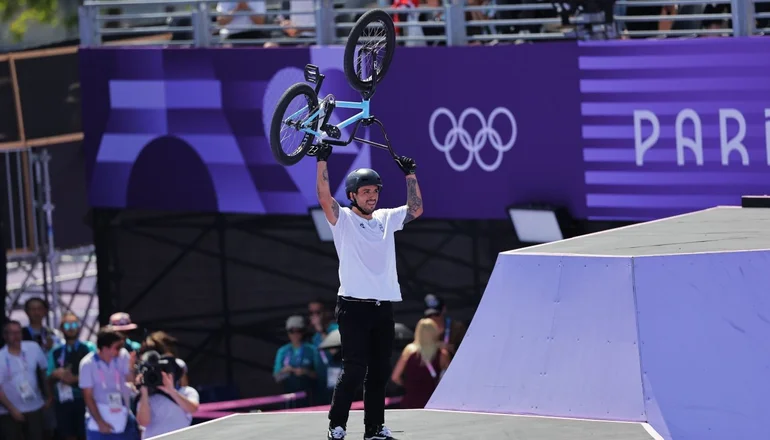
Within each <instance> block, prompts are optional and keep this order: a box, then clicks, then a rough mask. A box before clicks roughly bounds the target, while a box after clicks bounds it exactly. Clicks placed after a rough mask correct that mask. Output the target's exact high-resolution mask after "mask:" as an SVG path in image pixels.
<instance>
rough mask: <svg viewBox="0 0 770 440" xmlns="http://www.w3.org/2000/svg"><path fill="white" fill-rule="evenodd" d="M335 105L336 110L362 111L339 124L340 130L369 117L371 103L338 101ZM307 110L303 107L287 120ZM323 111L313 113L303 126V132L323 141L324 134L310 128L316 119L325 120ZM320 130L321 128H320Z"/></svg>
mask: <svg viewBox="0 0 770 440" xmlns="http://www.w3.org/2000/svg"><path fill="white" fill-rule="evenodd" d="M334 104H335V109H337V108H352V109H357V110H361V111H360V112H358V113H357V114H355V115H353V116H351V117H349V118H348V119H345V120H344V121H342V122H340V123H339V124H337V125H336V127H337V128H339V129H340V130H342V129H343V128H345V127H347V126H348V125H350V124H354V123H356V122H357V121H359V120H361V119H366V118H368V117H369V101H361V102H353V101H336V102H335V103H334ZM306 108H307V106H305V107H303V108H302V109H300V110H299V111H297V112H296V113H294V114H292V115H291V116H289V117H288V118H286V119H292V118H294V117H296V116H297V115H299V113H300V112H302V111H303V110H305V109H306ZM321 110H322V109H320V108H319V109H318V110H316V111H315V113H313V114H312V115H310V116H309V117H308V118H307V121H305V122H304V123H303V124H302V127H303V128H302V131H304V132H305V133H310V134H312V135H314V136H316V137H317V138H320V139H323V138H324V137H325V136H324V134H323V133H321V132H319V131H316V130H313V129H311V128H308V127H309V126H310V125H311V123H312V122H313V121H315V120H316V119H323V116H324V115H323V114H321ZM318 128H319V129H320V128H321V127H318Z"/></svg>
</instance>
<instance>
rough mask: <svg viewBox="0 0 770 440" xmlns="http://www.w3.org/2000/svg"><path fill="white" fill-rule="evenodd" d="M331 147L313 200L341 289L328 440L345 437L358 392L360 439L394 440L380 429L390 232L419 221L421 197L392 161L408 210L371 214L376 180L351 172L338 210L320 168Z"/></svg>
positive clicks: (393, 287)
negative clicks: (345, 203) (338, 358)
mask: <svg viewBox="0 0 770 440" xmlns="http://www.w3.org/2000/svg"><path fill="white" fill-rule="evenodd" d="M331 152H332V148H331V147H330V146H328V145H319V147H318V152H317V153H316V159H317V160H318V165H317V170H318V176H317V179H316V184H317V190H318V201H319V202H320V204H321V207H322V208H323V210H324V213H325V214H326V220H327V221H328V222H329V225H330V227H331V230H332V235H333V237H334V246H335V248H336V249H337V256H338V257H339V260H340V264H339V277H340V288H339V292H338V294H337V307H336V310H335V317H336V319H337V323H338V324H339V332H340V338H341V340H342V374H340V376H339V378H338V380H337V385H336V387H335V388H334V394H333V396H332V404H331V409H330V410H329V431H328V435H327V439H329V440H340V439H344V438H345V429H346V425H347V422H348V415H349V413H350V405H351V403H352V402H353V398H354V395H355V393H356V391H357V389H358V387H359V386H360V385H361V383H362V382H363V385H364V439H365V440H393V437H392V436H391V433H390V430H389V429H388V428H386V427H385V388H386V386H387V383H388V379H389V377H390V357H391V352H392V350H393V339H394V337H395V330H394V325H395V322H394V318H393V304H392V303H393V302H396V301H401V288H400V286H399V284H398V274H397V273H396V247H395V238H394V233H395V232H396V231H400V230H401V229H402V228H403V227H404V225H405V224H407V223H409V222H410V221H412V220H414V219H416V218H417V217H419V216H420V215H422V195H421V194H420V187H419V185H418V184H417V177H416V176H415V174H414V172H415V168H416V167H417V166H416V164H415V162H414V160H413V159H410V158H408V157H405V156H401V157H398V158H396V159H395V160H396V164H397V165H398V166H399V168H401V170H402V171H403V172H404V174H405V175H406V186H407V203H406V204H405V205H402V206H399V207H397V208H382V209H376V206H377V200H378V199H379V195H380V190H381V189H382V180H381V179H380V176H379V174H377V172H376V171H374V170H372V169H368V168H364V169H358V170H355V171H353V172H352V173H350V174H349V175H348V176H347V178H346V179H345V193H346V195H347V197H348V199H349V200H350V202H351V203H350V207H349V208H348V207H341V206H340V205H339V204H338V203H337V201H336V200H334V198H333V197H332V194H331V190H330V189H329V173H328V171H327V168H326V161H327V159H328V158H329V155H331Z"/></svg>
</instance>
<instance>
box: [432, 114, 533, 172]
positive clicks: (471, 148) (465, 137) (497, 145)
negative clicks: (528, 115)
mask: <svg viewBox="0 0 770 440" xmlns="http://www.w3.org/2000/svg"><path fill="white" fill-rule="evenodd" d="M441 115H445V116H446V117H447V118H449V122H450V123H451V124H452V125H451V128H450V129H449V132H447V134H446V136H445V137H444V141H443V142H440V141H439V140H438V139H437V138H436V127H435V124H436V119H438V117H439V116H441ZM470 116H474V117H475V118H476V119H478V120H479V122H481V129H479V131H478V133H476V135H475V136H473V137H471V134H470V133H468V130H466V129H465V128H464V125H465V120H466V119H467V118H468V117H470ZM498 116H504V117H506V118H508V121H510V123H511V138H510V139H508V141H507V142H506V143H503V141H502V139H501V137H500V133H498V132H497V130H495V129H494V128H493V127H492V124H493V123H494V121H495V118H497V117H498ZM428 130H429V132H430V140H431V142H433V146H434V147H436V149H437V150H438V151H440V152H442V153H444V156H446V160H447V162H448V163H449V166H450V167H452V169H453V170H455V171H458V172H462V171H465V170H467V169H468V168H470V166H471V164H472V163H473V161H474V159H475V161H476V164H478V166H479V167H480V168H481V169H483V170H484V171H487V172H492V171H495V170H497V169H498V168H500V164H501V163H502V162H503V154H504V153H505V152H506V151H508V150H510V149H511V148H513V145H514V144H515V143H516V135H517V132H518V130H517V127H516V118H515V117H514V116H513V114H512V113H511V111H510V110H508V109H507V108H504V107H497V108H496V109H494V110H492V113H490V114H489V118H488V119H487V118H485V117H484V115H483V114H482V113H481V112H480V111H479V110H478V109H476V108H473V107H471V108H467V109H465V110H463V112H462V113H461V114H460V119H459V120H458V119H456V118H455V116H454V114H452V112H451V111H449V110H447V109H446V108H444V107H439V108H437V109H436V110H435V111H434V112H433V114H432V115H431V117H430V122H429V123H428ZM458 141H459V142H460V145H462V147H463V148H465V149H466V150H467V151H468V158H467V159H465V161H464V162H462V163H457V162H455V161H454V159H452V156H451V154H450V153H451V151H452V150H453V149H454V147H455V146H456V145H457V142H458ZM487 142H489V144H490V145H491V146H492V148H494V149H495V150H497V158H496V159H495V161H494V162H492V163H491V164H488V163H486V162H484V161H483V160H482V159H481V155H480V154H479V153H480V151H481V149H482V148H484V146H485V145H486V144H487Z"/></svg>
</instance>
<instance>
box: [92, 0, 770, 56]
mask: <svg viewBox="0 0 770 440" xmlns="http://www.w3.org/2000/svg"><path fill="white" fill-rule="evenodd" d="M767 2H768V0H644V1H639V0H617V1H615V2H614V5H612V6H610V7H608V8H606V10H605V9H604V8H602V7H599V6H596V5H599V4H601V3H607V2H601V3H600V2H588V1H579V0H561V1H538V0H522V1H520V2H516V3H514V2H482V1H474V0H465V1H458V0H431V1H427V2H425V3H423V4H421V5H420V6H419V8H413V7H411V3H412V2H409V1H393V0H315V1H314V2H312V4H310V5H309V6H305V7H304V8H302V7H299V6H297V5H292V6H289V5H291V3H290V2H283V1H279V0H267V1H266V2H265V4H266V10H264V11H239V12H235V13H232V12H229V10H228V8H227V2H221V1H218V0H165V1H161V0H88V1H85V2H84V4H83V6H81V8H80V17H79V18H80V20H79V23H80V37H81V41H82V44H83V45H84V46H99V45H102V44H119V45H123V44H155V45H157V44H161V45H164V46H196V47H213V46H227V45H234V46H238V45H263V44H265V43H271V44H274V45H275V44H282V45H287V44H288V45H320V46H330V45H337V44H343V43H344V41H345V38H346V37H347V35H348V33H349V31H350V29H351V28H352V26H353V22H354V21H355V19H356V18H357V17H358V16H360V15H361V14H362V13H364V12H365V11H367V10H368V9H370V8H372V7H379V8H389V9H392V10H393V11H394V13H398V14H399V19H398V20H397V22H396V26H397V28H398V29H399V36H398V40H399V41H400V42H402V43H403V44H405V45H411V46H424V45H433V44H445V45H448V46H465V45H469V44H474V45H475V44H499V43H506V42H508V43H510V42H525V41H543V40H561V39H565V38H566V39H571V38H580V39H613V38H626V37H632V38H640V37H641V38H648V37H653V38H663V37H683V36H684V37H691V36H747V35H758V34H764V33H765V32H766V31H767V28H768V27H769V26H770V25H768V24H767V17H768V8H767V7H766V6H767V5H766V3H767ZM578 4H581V5H582V6H584V7H583V8H582V9H581V12H579V13H574V11H575V10H576V8H575V6H576V5H578ZM592 4H593V5H594V6H593V8H591V7H590V5H592ZM394 5H399V7H398V9H397V10H396V9H395V8H394ZM250 15H258V16H260V17H263V18H264V22H263V23H261V24H255V23H254V22H252V21H251V20H249V19H248V17H249V16H250ZM609 17H611V18H612V24H611V25H610V24H608V23H607V22H608V20H607V18H609ZM229 19H233V21H232V22H229V23H225V20H229ZM287 21H289V22H291V25H287V24H286V22H287ZM289 29H293V30H295V31H296V32H294V31H289ZM238 32H250V33H251V34H250V35H247V36H239V37H238V38H230V35H231V34H235V33H238ZM160 34H164V35H165V37H164V38H162V39H155V40H144V41H139V42H136V41H132V42H131V43H124V42H121V41H117V40H116V39H117V38H120V37H136V36H147V35H155V36H158V35H160Z"/></svg>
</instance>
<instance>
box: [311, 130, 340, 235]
mask: <svg viewBox="0 0 770 440" xmlns="http://www.w3.org/2000/svg"><path fill="white" fill-rule="evenodd" d="M330 154H332V148H331V147H330V146H328V145H325V146H321V147H319V150H318V154H317V155H316V159H317V160H318V165H316V169H317V176H316V192H317V193H318V203H320V204H321V208H323V210H324V214H326V219H327V220H329V223H331V224H332V225H336V224H337V219H338V218H340V205H339V203H337V201H336V200H334V197H332V192H331V189H329V170H328V169H327V168H326V160H327V159H328V158H329V155H330Z"/></svg>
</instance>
